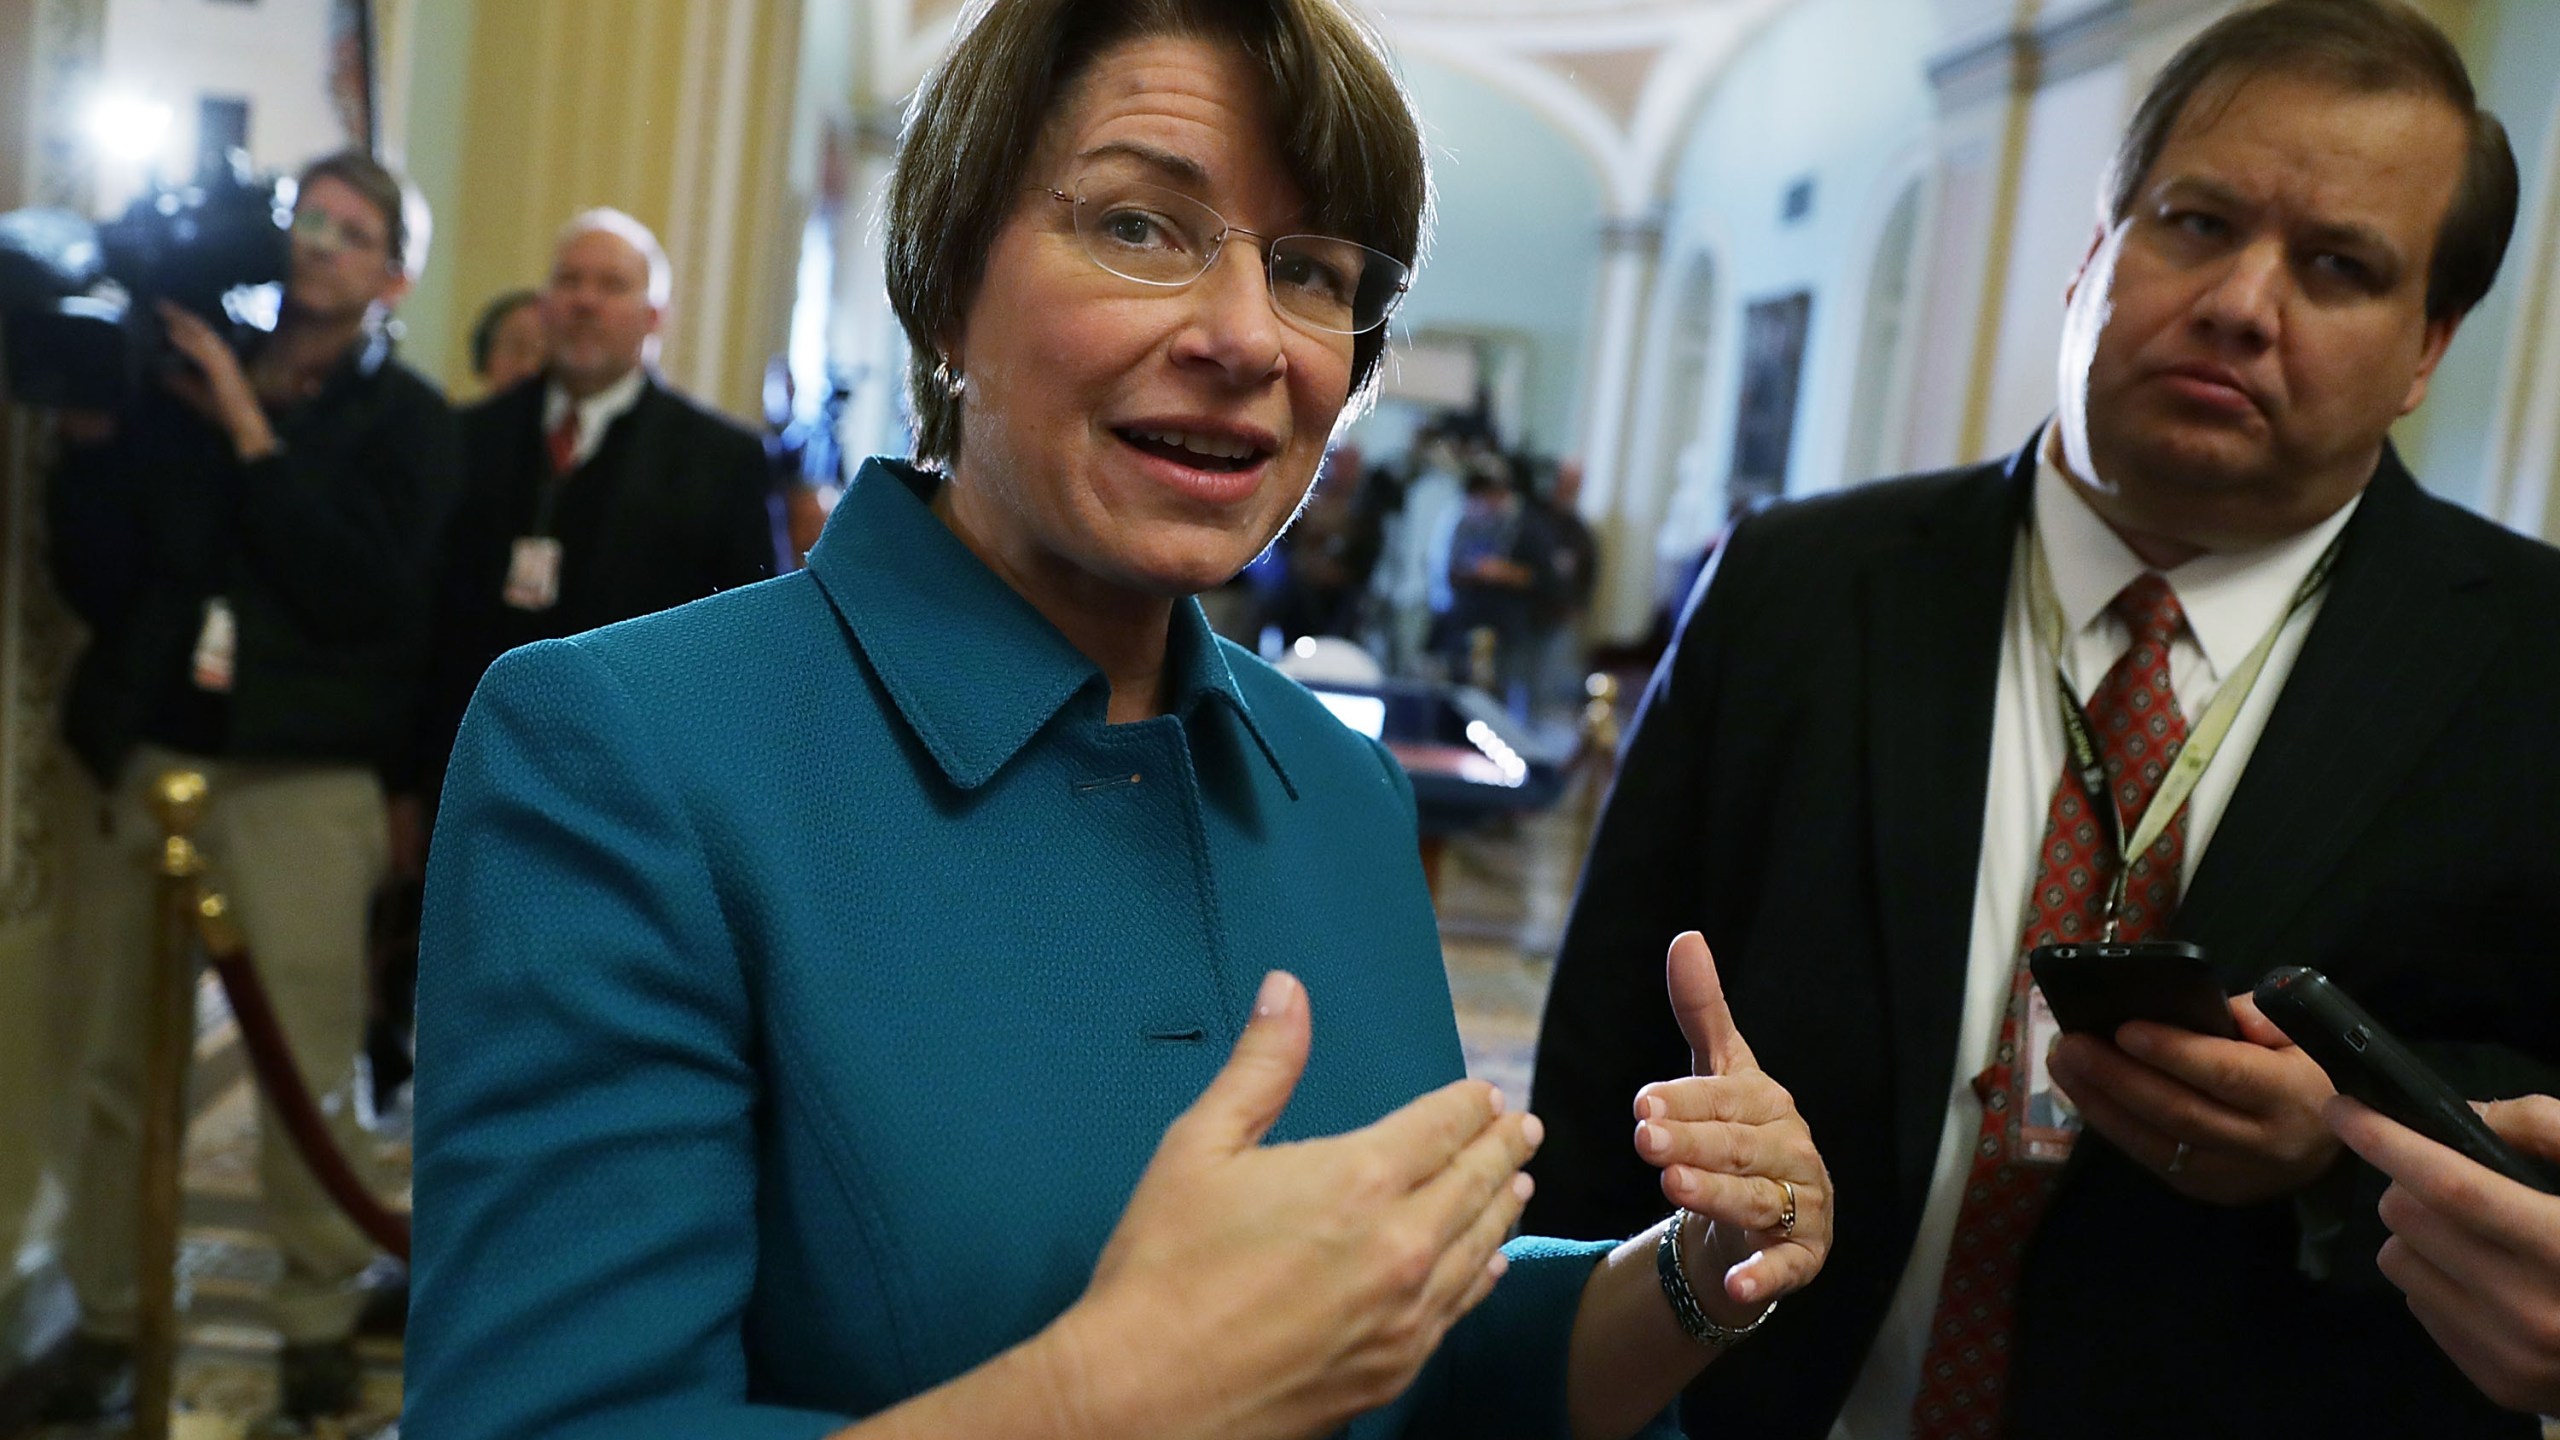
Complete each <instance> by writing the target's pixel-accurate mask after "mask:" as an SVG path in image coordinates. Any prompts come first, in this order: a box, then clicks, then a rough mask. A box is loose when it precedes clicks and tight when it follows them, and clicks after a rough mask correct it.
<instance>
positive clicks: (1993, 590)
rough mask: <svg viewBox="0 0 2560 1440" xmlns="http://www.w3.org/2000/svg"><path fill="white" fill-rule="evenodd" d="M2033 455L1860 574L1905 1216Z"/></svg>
mask: <svg viewBox="0 0 2560 1440" xmlns="http://www.w3.org/2000/svg"><path fill="white" fill-rule="evenodd" d="M2034 457H2035V446H2034V443H2033V442H2030V443H2029V445H2028V446H2027V448H2026V449H2025V450H2023V451H2021V452H2020V453H2019V454H2018V455H2017V457H2015V458H2014V459H2012V460H2011V462H2010V463H2009V465H2008V466H2007V467H2006V468H2005V469H1999V468H1994V467H1991V466H1987V465H1986V466H1983V467H1981V468H1980V469H1979V470H1978V471H1976V472H1975V473H1974V474H1973V475H1971V476H1968V477H1966V478H1965V479H1963V480H1962V481H1960V482H1959V483H1958V484H1957V485H1956V486H1955V487H1954V489H1953V490H1951V491H1950V492H1949V494H1948V495H1947V496H1946V497H1945V499H1944V503H1943V504H1942V505H1940V506H1939V508H1938V509H1936V510H1935V511H1934V512H1932V513H1931V514H1930V515H1929V516H1927V517H1926V518H1925V519H1924V520H1923V521H1922V522H1921V523H1920V524H1918V525H1915V526H1914V527H1913V531H1912V533H1911V535H1910V536H1909V538H1908V540H1907V541H1906V543H1904V544H1902V545H1900V546H1897V547H1894V548H1891V549H1889V550H1887V551H1886V552H1885V553H1884V554H1883V555H1882V556H1881V557H1880V558H1879V559H1878V560H1877V561H1876V562H1875V563H1874V564H1873V565H1872V566H1871V567H1870V568H1869V569H1868V571H1867V573H1866V574H1865V576H1864V583H1865V593H1864V595H1863V597H1862V603H1863V605H1864V611H1865V613H1864V616H1863V619H1864V624H1863V626H1862V629H1863V631H1864V633H1865V635H1866V646H1867V653H1866V665H1865V671H1866V726H1867V747H1866V748H1867V757H1868V767H1869V770H1868V789H1869V793H1870V794H1871V795H1872V796H1873V797H1874V804H1875V822H1874V823H1875V830H1874V836H1873V839H1874V844H1875V867H1876V891H1877V919H1878V923H1879V924H1880V925H1881V927H1882V942H1883V947H1884V956H1885V970H1886V974H1885V984H1886V990H1887V994H1888V997H1889V1000H1888V1003H1889V1005H1890V1011H1889V1013H1890V1014H1891V1016H1892V1033H1893V1036H1894V1044H1895V1047H1896V1050H1895V1055H1894V1138H1895V1151H1896V1168H1897V1171H1898V1173H1899V1176H1900V1179H1901V1183H1902V1187H1903V1190H1904V1194H1905V1197H1906V1198H1907V1199H1909V1200H1910V1201H1911V1203H1912V1204H1913V1205H1914V1206H1917V1205H1918V1204H1919V1203H1920V1198H1921V1197H1922V1196H1923V1195H1924V1194H1925V1192H1926V1189H1927V1186H1928V1179H1929V1172H1930V1169H1931V1167H1932V1166H1933V1165H1934V1164H1935V1162H1936V1159H1937V1153H1938V1138H1939V1133H1940V1130H1941V1129H1942V1128H1943V1126H1944V1123H1945V1119H1946V1109H1947V1087H1948V1084H1949V1081H1950V1076H1949V1073H1948V1067H1949V1057H1950V1056H1952V1055H1954V1054H1955V1049H1956V1040H1957V1035H1958V1031H1959V1030H1960V1028H1961V1024H1962V1018H1963V1017H1962V1012H1963V1008H1964V1007H1963V1002H1964V988H1965V987H1964V975H1965V966H1966V958H1967V944H1966V942H1967V938H1968V937H1969V935H1970V934H1971V932H1972V920H1973V893H1974V881H1975V871H1976V870H1977V869H1978V868H1979V865H1980V859H1981V853H1982V796H1983V787H1984V786H1985V785H1986V784H1987V783H1989V776H1990V765H1991V715H1992V706H1993V702H1994V698H1995V694H1994V692H1995V688H1996V686H1997V684H1998V682H1999V672H2000V636H2001V630H2002V626H2003V623H2004V620H2005V611H2006V609H2007V605H2008V591H2009V566H2010V559H2011V556H2012V554H2013V552H2014V547H2015V543H2016V537H2017V534H2018V527H2019V524H2020V523H2021V521H2022V520H2023V518H2024V515H2025V505H2026V497H2027V495H2028V493H2029V491H2028V485H2029V482H2030V481H2031V480H2032V479H2033V477H2034V466H2035V460H2034Z"/></svg>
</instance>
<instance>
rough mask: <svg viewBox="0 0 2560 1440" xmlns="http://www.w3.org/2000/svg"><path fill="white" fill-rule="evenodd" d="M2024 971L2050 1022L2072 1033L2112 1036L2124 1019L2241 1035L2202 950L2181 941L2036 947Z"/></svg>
mask: <svg viewBox="0 0 2560 1440" xmlns="http://www.w3.org/2000/svg"><path fill="white" fill-rule="evenodd" d="M2027 969H2028V970H2029V972H2031V973H2032V974H2033V975H2034V976H2035V978H2036V985H2037V987H2038V988H2040V989H2042V990H2043V991H2044V1002H2045V1004H2046V1005H2048V1006H2050V1007H2051V1008H2052V1010H2053V1018H2054V1021H2055V1023H2057V1024H2059V1025H2060V1026H2061V1027H2062V1028H2063V1030H2064V1031H2066V1032H2068V1033H2071V1034H2075V1035H2076V1034H2090V1035H2106V1036H2112V1035H2114V1034H2115V1033H2116V1029H2117V1027H2119V1026H2121V1025H2123V1024H2124V1022H2126V1021H2127V1020H2152V1021H2157V1022H2158V1023H2160V1024H2162V1025H2175V1026H2177V1027H2178V1028H2179V1029H2181V1030H2193V1031H2195V1032H2197V1033H2198V1034H2202V1035H2211V1036H2214V1037H2216V1038H2218V1039H2223V1040H2237V1039H2239V1038H2240V1027H2239V1026H2238V1025H2237V1024H2235V1023H2234V1022H2233V1021H2232V1019H2231V999H2230V997H2229V996H2227V995H2225V994H2224V993H2223V991H2222V982H2221V981H2220V980H2218V979H2216V978H2215V977H2214V973H2213V967H2212V966H2211V965H2208V964H2206V963H2205V958H2204V951H2202V950H2200V949H2198V948H2197V947H2195V946H2193V945H2190V944H2187V943H2186V942H2184V941H2181V940H2146V941H2139V942H2131V943H2112V944H2097V945H2038V946H2037V947H2035V948H2034V949H2032V950H2029V951H2028V952H2027Z"/></svg>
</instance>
